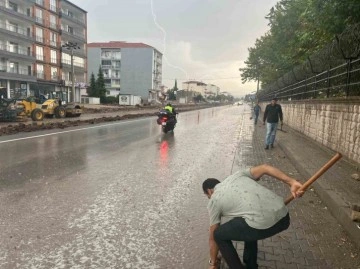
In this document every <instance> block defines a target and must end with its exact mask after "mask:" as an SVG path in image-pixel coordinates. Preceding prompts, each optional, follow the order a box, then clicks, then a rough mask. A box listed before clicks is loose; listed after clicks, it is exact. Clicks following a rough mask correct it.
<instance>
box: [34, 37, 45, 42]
mask: <svg viewBox="0 0 360 269" xmlns="http://www.w3.org/2000/svg"><path fill="white" fill-rule="evenodd" d="M35 40H36V42H40V43H44V37H42V36H38V35H37V36H35Z"/></svg>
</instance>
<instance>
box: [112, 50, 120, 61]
mask: <svg viewBox="0 0 360 269" xmlns="http://www.w3.org/2000/svg"><path fill="white" fill-rule="evenodd" d="M113 57H114V58H115V59H121V52H120V51H114V52H113Z"/></svg>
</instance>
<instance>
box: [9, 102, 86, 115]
mask: <svg viewBox="0 0 360 269" xmlns="http://www.w3.org/2000/svg"><path fill="white" fill-rule="evenodd" d="M15 105H16V108H17V111H18V113H17V120H20V121H22V120H26V119H27V118H28V117H31V119H32V120H33V121H42V120H43V119H44V117H49V118H51V117H54V115H55V117H56V118H65V117H69V116H73V117H79V116H80V115H81V113H82V109H81V107H80V105H78V104H71V103H70V104H67V105H61V102H60V101H59V99H47V100H46V101H45V102H44V103H42V104H37V103H36V102H35V98H34V97H28V98H26V99H23V100H17V101H16V103H15Z"/></svg>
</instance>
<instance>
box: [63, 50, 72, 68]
mask: <svg viewBox="0 0 360 269" xmlns="http://www.w3.org/2000/svg"><path fill="white" fill-rule="evenodd" d="M61 62H62V63H64V64H68V65H70V64H71V56H70V55H69V54H66V53H64V52H63V53H62V54H61Z"/></svg>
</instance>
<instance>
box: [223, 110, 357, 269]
mask: <svg viewBox="0 0 360 269" xmlns="http://www.w3.org/2000/svg"><path fill="white" fill-rule="evenodd" d="M241 117H242V119H240V127H239V130H238V134H237V136H238V140H239V146H238V152H237V154H236V157H235V162H234V168H233V171H236V170H237V169H240V168H243V167H247V166H254V165H258V164H262V163H268V164H270V165H273V166H275V167H278V168H280V169H281V170H282V171H284V172H285V173H287V174H288V175H290V176H292V177H294V178H297V179H299V180H300V181H301V182H305V181H306V180H307V179H308V178H310V177H311V175H312V174H313V173H314V172H316V171H317V170H318V169H319V168H320V167H322V166H323V165H324V164H325V163H326V162H327V161H328V160H329V159H330V158H331V157H332V156H333V155H334V154H335V153H334V152H331V151H328V150H325V149H324V148H323V147H321V146H319V145H318V144H316V143H313V142H311V141H310V140H308V139H306V138H305V137H304V136H302V135H301V134H299V133H297V132H295V131H292V130H290V128H288V127H287V126H284V128H283V129H284V130H286V133H285V132H280V131H278V133H277V139H276V142H275V145H274V146H275V147H274V149H270V150H265V149H264V138H265V131H266V127H265V126H263V125H262V123H258V125H254V122H253V121H252V120H250V119H249V118H250V110H249V112H248V113H245V115H242V116H241ZM353 173H356V170H355V167H353V166H352V165H351V164H350V163H348V162H347V161H346V160H341V161H339V162H338V163H337V164H335V165H334V166H333V167H332V168H331V169H330V170H329V171H327V172H326V173H325V175H323V176H322V177H320V178H319V179H318V181H317V182H316V184H314V186H313V187H314V189H310V190H308V191H307V192H306V194H305V195H304V196H303V197H302V198H301V199H298V200H295V201H292V202H291V203H290V204H289V205H288V208H289V211H290V216H291V225H290V227H289V229H288V230H286V231H284V232H282V233H280V234H278V235H275V236H273V237H271V238H268V239H265V240H262V241H259V253H258V264H259V269H265V268H266V269H268V268H269V269H270V268H274V269H275V268H276V269H291V268H296V269H300V268H304V269H305V268H306V269H309V268H310V269H311V268H314V269H315V268H316V269H320V268H324V269H325V268H326V269H328V268H349V269H350V268H351V269H356V268H360V249H359V246H358V245H357V244H360V229H359V228H358V227H357V225H356V223H354V222H352V221H351V220H350V208H349V203H355V202H357V203H359V202H360V201H359V199H360V182H359V181H356V180H354V179H351V174H353ZM260 182H261V184H263V185H264V186H266V187H268V188H270V189H272V190H273V191H275V192H276V193H277V194H278V195H280V196H282V197H284V198H285V197H287V196H288V195H289V194H290V193H289V189H288V187H287V186H286V185H285V184H283V183H281V182H279V181H276V180H275V179H272V178H270V177H263V178H262V179H261V181H260ZM314 190H315V191H314ZM334 217H335V218H336V219H335V218H334ZM339 223H341V224H342V226H341V225H339ZM356 243H357V244H356ZM234 244H235V245H236V248H237V249H238V252H239V255H240V257H241V258H242V250H243V243H241V242H234ZM222 268H227V267H226V266H225V264H224V263H223V265H222Z"/></svg>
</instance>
